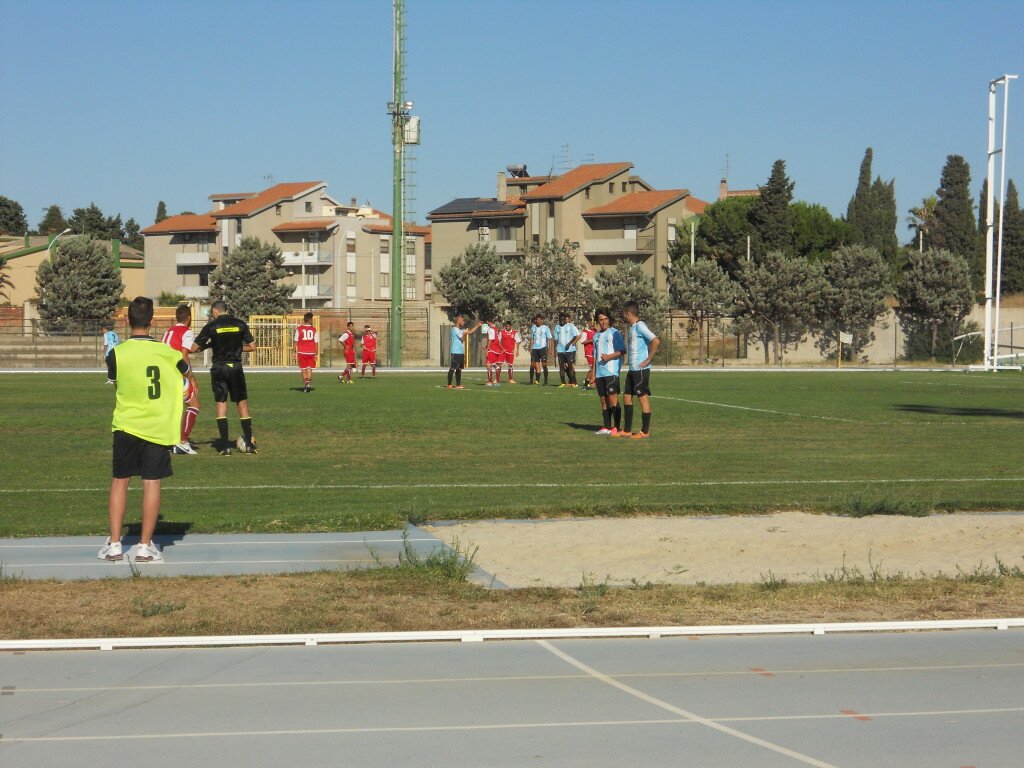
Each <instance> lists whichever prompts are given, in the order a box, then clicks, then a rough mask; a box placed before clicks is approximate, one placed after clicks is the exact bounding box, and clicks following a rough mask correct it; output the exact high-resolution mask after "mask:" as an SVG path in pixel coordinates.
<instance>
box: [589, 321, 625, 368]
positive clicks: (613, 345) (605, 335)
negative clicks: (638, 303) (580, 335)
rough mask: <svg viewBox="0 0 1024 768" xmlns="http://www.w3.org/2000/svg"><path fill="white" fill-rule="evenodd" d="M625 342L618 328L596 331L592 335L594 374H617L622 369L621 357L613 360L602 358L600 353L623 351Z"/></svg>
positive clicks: (608, 353)
mask: <svg viewBox="0 0 1024 768" xmlns="http://www.w3.org/2000/svg"><path fill="white" fill-rule="evenodd" d="M625 351H626V342H625V341H623V339H622V334H621V333H619V329H618V328H609V329H608V330H607V331H598V332H597V334H596V335H595V336H594V365H595V366H596V367H595V368H594V376H595V377H597V378H599V379H600V378H602V377H604V376H618V375H619V371H621V370H622V358H621V357H617V358H615V359H614V360H602V359H601V355H610V354H613V353H615V352H625Z"/></svg>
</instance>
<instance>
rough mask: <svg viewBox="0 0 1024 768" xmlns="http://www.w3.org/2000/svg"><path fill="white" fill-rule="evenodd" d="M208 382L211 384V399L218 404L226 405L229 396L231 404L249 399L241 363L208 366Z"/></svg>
mask: <svg viewBox="0 0 1024 768" xmlns="http://www.w3.org/2000/svg"><path fill="white" fill-rule="evenodd" d="M210 381H211V382H212V383H213V399H214V400H215V401H216V402H218V403H226V402H227V401H228V396H229V395H230V397H231V402H232V403H240V402H242V401H243V400H248V399H249V390H248V389H246V387H245V373H244V372H243V371H242V364H241V363H214V364H213V365H212V366H210Z"/></svg>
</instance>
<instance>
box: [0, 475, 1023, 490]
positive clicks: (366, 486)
mask: <svg viewBox="0 0 1024 768" xmlns="http://www.w3.org/2000/svg"><path fill="white" fill-rule="evenodd" d="M1022 482H1024V476H1020V477H896V478H888V479H887V478H877V477H872V478H851V479H840V478H815V479H811V480H772V479H765V480H666V481H660V482H659V481H656V480H655V481H642V482H621V483H577V484H576V485H575V486H572V487H575V488H580V489H589V488H715V487H728V486H753V487H760V486H776V485H781V486H788V485H884V484H888V483H895V484H919V483H1022ZM568 487H569V486H566V484H565V483H394V484H389V483H338V484H332V483H324V484H318V485H316V486H315V487H314V488H310V486H308V485H304V484H298V483H265V484H260V485H164V486H163V487H162V489H161V490H162V491H163V492H165V493H166V492H170V491H272V490H282V491H292V490H303V491H310V490H322V491H403V490H440V489H443V488H459V489H464V490H473V489H485V490H501V489H507V490H512V489H517V488H559V489H562V490H565V489H566V488H568ZM108 490H109V487H108V486H96V487H80V488H0V494H18V493H94V492H99V491H104V492H105V491H108Z"/></svg>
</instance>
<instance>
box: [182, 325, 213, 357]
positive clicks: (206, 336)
mask: <svg viewBox="0 0 1024 768" xmlns="http://www.w3.org/2000/svg"><path fill="white" fill-rule="evenodd" d="M211 344H213V339H212V337H211V334H210V326H209V324H206V325H204V326H203V330H201V331H200V332H199V335H198V336H196V337H195V339H193V341H192V346H191V347H189V349H188V351H189V352H202V351H203V350H204V349H209V348H210V345H211ZM182 346H185V345H184V344H182Z"/></svg>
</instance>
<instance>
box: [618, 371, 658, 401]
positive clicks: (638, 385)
mask: <svg viewBox="0 0 1024 768" xmlns="http://www.w3.org/2000/svg"><path fill="white" fill-rule="evenodd" d="M622 394H624V395H636V396H637V397H647V396H648V395H650V394H651V369H650V368H644V369H643V370H642V371H630V372H629V373H627V374H626V386H625V388H624V389H623V390H622Z"/></svg>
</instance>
